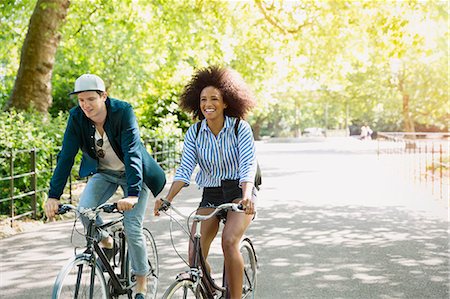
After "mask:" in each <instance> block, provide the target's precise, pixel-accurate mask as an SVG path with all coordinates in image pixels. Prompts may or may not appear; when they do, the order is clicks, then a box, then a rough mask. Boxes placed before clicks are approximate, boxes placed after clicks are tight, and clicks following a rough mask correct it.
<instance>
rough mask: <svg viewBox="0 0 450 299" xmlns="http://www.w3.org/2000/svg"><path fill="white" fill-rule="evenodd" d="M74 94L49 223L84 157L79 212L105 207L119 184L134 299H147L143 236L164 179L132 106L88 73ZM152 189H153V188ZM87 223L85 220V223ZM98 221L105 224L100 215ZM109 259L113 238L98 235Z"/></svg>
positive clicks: (55, 176) (47, 207) (51, 193)
mask: <svg viewBox="0 0 450 299" xmlns="http://www.w3.org/2000/svg"><path fill="white" fill-rule="evenodd" d="M71 94H75V95H76V96H77V98H78V106H76V107H74V108H72V109H71V110H70V114H69V119H68V122H67V127H66V131H65V133H64V139H63V143H62V149H61V151H60V153H59V154H58V160H57V165H56V168H55V170H54V172H53V176H52V179H51V182H50V190H49V193H48V197H49V198H48V200H47V201H46V203H45V214H46V216H47V217H48V218H49V219H52V218H53V217H54V216H55V213H56V212H57V210H58V205H59V198H60V197H61V195H62V193H63V189H64V186H65V185H66V182H67V179H68V177H69V175H70V172H71V169H72V167H73V164H74V159H75V156H76V155H77V153H78V151H79V150H80V149H81V151H82V152H83V157H82V161H81V165H80V177H86V176H89V175H92V177H91V178H90V179H89V180H88V182H87V184H86V187H85V189H84V191H83V193H82V195H81V197H80V202H79V205H78V208H79V209H81V208H94V207H97V206H99V205H100V204H103V203H105V202H106V201H107V200H108V199H109V198H110V197H111V196H112V195H113V194H114V193H115V191H116V190H117V188H118V187H119V186H120V187H121V188H122V189H123V191H124V198H122V199H119V201H118V202H117V208H118V210H120V211H124V228H125V232H126V234H127V237H128V238H127V241H128V249H129V253H130V257H131V267H132V270H133V272H134V273H135V275H136V288H135V292H136V296H135V298H138V299H142V298H145V293H146V287H147V284H146V275H147V273H148V271H149V265H148V262H147V251H146V245H145V238H144V235H143V233H142V228H143V221H144V215H145V210H146V207H147V200H148V197H149V191H150V190H151V191H152V193H153V195H154V196H157V195H158V194H159V193H160V191H161V190H162V189H163V187H164V185H165V182H166V179H165V174H164V171H163V170H162V169H161V168H160V167H159V165H158V164H157V163H156V162H155V161H154V160H153V158H152V157H151V156H150V155H149V153H148V152H147V151H146V149H145V148H144V146H143V144H142V143H141V140H140V135H139V128H138V124H137V121H136V117H135V115H134V112H133V108H132V107H131V105H130V104H128V103H126V102H123V101H120V100H117V99H113V98H110V97H108V94H107V93H106V90H105V84H104V82H103V80H102V79H101V78H100V77H98V76H96V75H92V74H84V75H82V76H80V77H79V78H78V79H77V80H76V81H75V89H74V91H73V92H72V93H71ZM149 189H150V190H149ZM83 223H84V224H85V225H86V224H87V221H86V219H83ZM97 223H98V224H101V223H102V219H101V218H100V217H99V218H98V219H97ZM98 238H99V240H100V243H101V245H102V246H103V249H104V251H105V253H106V255H107V256H108V257H109V258H111V257H112V256H113V255H114V254H115V253H114V252H113V239H112V237H111V236H110V235H108V233H107V232H106V231H103V232H101V233H100V234H99V236H98Z"/></svg>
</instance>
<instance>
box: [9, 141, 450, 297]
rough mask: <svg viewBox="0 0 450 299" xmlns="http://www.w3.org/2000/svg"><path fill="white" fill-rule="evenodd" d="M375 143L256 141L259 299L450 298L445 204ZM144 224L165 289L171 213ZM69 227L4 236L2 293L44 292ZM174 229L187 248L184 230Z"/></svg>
mask: <svg viewBox="0 0 450 299" xmlns="http://www.w3.org/2000/svg"><path fill="white" fill-rule="evenodd" d="M375 148H376V145H375V144H374V143H371V142H360V141H358V140H353V139H327V140H325V141H324V140H311V139H310V140H308V141H302V142H300V141H299V140H293V141H292V142H290V143H269V142H260V143H258V144H257V151H258V157H259V160H260V165H261V168H262V171H263V186H262V187H263V189H262V191H261V192H260V195H259V210H258V217H257V219H256V220H255V221H254V223H253V224H252V226H251V228H250V229H249V231H248V235H250V236H251V237H252V239H253V240H254V243H255V245H256V249H257V252H258V256H259V265H260V269H259V277H258V279H259V281H258V296H257V297H258V298H285V299H287V298H345V299H347V298H380V299H387V298H417V299H421V298H448V297H449V291H448V290H449V267H448V262H449V251H448V244H449V243H448V241H449V238H448V234H447V232H448V221H447V219H448V214H447V207H446V205H445V203H444V202H440V201H437V200H434V199H433V198H432V197H431V196H430V195H429V194H428V193H427V192H426V191H425V190H422V189H421V187H420V186H413V185H411V184H410V183H409V182H407V181H405V180H404V175H403V173H402V171H401V166H402V164H401V163H398V161H396V160H395V159H391V158H389V157H382V158H378V157H377V156H376V154H375V150H374V149H375ZM199 194H200V193H199V191H198V190H197V189H196V188H195V187H194V186H192V187H189V188H187V189H185V190H184V191H183V192H182V194H180V197H179V198H178V199H177V201H176V202H177V203H178V204H179V206H180V207H181V208H183V209H184V210H185V211H190V210H192V209H193V208H194V207H195V206H196V204H197V203H198V198H199ZM148 213H150V209H149V211H148ZM145 224H146V226H147V227H149V228H150V229H151V230H152V231H153V232H154V234H155V235H156V236H155V237H156V241H157V245H158V249H159V255H160V260H161V285H160V286H161V288H160V289H161V290H163V289H164V288H165V287H167V285H168V283H169V282H170V280H171V279H173V278H174V277H175V275H176V273H178V272H179V271H181V270H182V269H185V268H184V267H183V265H182V264H180V260H179V258H178V257H177V255H176V254H175V253H174V250H173V249H172V247H171V244H170V235H169V233H168V228H169V221H168V217H166V216H164V217H160V218H155V217H148V219H147V221H146V223H145ZM71 226H72V222H70V221H65V222H58V223H51V224H46V225H44V226H41V227H39V228H38V229H37V230H35V231H32V232H27V233H23V234H20V235H16V236H13V237H9V238H7V239H3V240H0V247H1V248H0V250H1V253H0V254H1V259H0V266H1V282H0V297H1V298H49V295H50V292H51V287H52V284H53V282H54V278H55V277H56V275H57V273H58V271H59V269H60V268H61V267H62V265H63V264H64V263H65V261H66V259H67V258H68V257H69V256H70V255H71V253H72V252H73V250H72V247H71V243H70V233H69V232H70V229H71ZM173 235H174V236H175V239H176V242H177V243H176V244H177V246H178V248H179V249H180V250H181V253H182V254H184V251H185V250H184V249H185V245H180V244H183V243H185V241H184V239H183V235H182V233H181V232H180V230H179V229H178V230H174V232H173ZM219 246H220V245H219V244H218V243H217V242H215V243H214V248H213V252H212V253H211V255H212V260H213V261H218V260H220V258H219V255H218V252H220V249H219ZM161 294H162V293H160V295H161Z"/></svg>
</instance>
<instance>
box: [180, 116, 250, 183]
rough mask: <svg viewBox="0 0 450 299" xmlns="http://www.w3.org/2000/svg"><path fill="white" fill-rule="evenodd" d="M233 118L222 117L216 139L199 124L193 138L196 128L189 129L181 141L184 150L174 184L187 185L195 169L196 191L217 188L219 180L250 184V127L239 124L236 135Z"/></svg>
mask: <svg viewBox="0 0 450 299" xmlns="http://www.w3.org/2000/svg"><path fill="white" fill-rule="evenodd" d="M236 120H237V119H236V118H234V117H228V116H225V123H224V126H223V128H222V130H221V131H220V132H219V134H218V135H217V136H214V134H213V133H212V132H211V130H210V129H209V127H208V125H207V123H206V120H203V121H202V124H201V126H200V131H199V133H198V136H197V138H196V134H197V125H196V124H194V125H192V126H191V127H190V128H189V129H188V131H187V132H186V135H185V137H184V148H183V154H182V157H181V163H180V166H179V167H178V169H177V172H176V174H175V177H174V181H183V182H184V183H186V185H189V183H190V178H191V176H192V173H193V171H194V168H195V166H196V165H197V164H198V165H199V166H200V171H199V172H198V173H197V175H196V177H195V182H196V183H197V185H198V186H199V187H219V186H221V180H239V184H242V183H243V182H252V183H253V182H254V180H255V174H256V156H255V142H254V140H253V133H252V129H251V127H250V125H249V124H248V123H247V122H246V121H244V120H241V121H240V122H239V127H238V135H237V138H236V134H235V131H234V124H235V122H236Z"/></svg>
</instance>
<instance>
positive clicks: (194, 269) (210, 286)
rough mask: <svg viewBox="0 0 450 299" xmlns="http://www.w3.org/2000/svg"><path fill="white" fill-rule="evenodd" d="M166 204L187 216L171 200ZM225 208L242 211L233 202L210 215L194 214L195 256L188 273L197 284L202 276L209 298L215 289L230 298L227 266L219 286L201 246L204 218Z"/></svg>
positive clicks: (218, 208)
mask: <svg viewBox="0 0 450 299" xmlns="http://www.w3.org/2000/svg"><path fill="white" fill-rule="evenodd" d="M164 204H165V205H167V208H169V207H171V208H172V209H173V210H174V211H175V212H176V213H177V214H178V215H180V216H182V217H184V218H187V217H186V216H185V215H183V214H182V213H180V212H179V211H178V210H177V209H176V208H174V207H173V206H172V205H171V204H170V203H169V202H166V201H164ZM224 209H229V210H233V211H238V212H242V210H241V206H239V205H237V204H233V203H231V204H222V205H220V206H219V207H217V208H216V210H215V211H214V212H212V213H211V214H209V215H199V214H196V215H194V216H193V224H192V225H195V233H194V236H193V237H192V236H191V241H192V242H193V246H194V256H193V261H192V265H190V269H189V271H188V272H187V273H188V274H189V275H190V277H191V279H192V281H194V282H195V283H196V284H198V283H199V278H200V280H201V281H202V283H203V291H204V292H205V293H206V295H207V297H208V298H213V297H214V294H213V290H217V291H220V292H221V293H222V297H221V298H228V295H227V292H228V290H227V287H226V279H225V267H224V269H223V274H224V277H223V280H222V285H223V286H222V287H221V286H218V285H217V284H216V283H215V281H214V280H213V279H212V277H211V274H210V273H209V271H208V268H207V267H206V261H205V259H204V258H203V254H202V251H201V246H200V238H201V225H202V221H203V220H207V219H209V218H211V217H213V216H215V215H216V214H218V213H219V212H220V211H222V210H224ZM177 279H178V278H177Z"/></svg>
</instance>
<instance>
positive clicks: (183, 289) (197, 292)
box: [163, 279, 208, 299]
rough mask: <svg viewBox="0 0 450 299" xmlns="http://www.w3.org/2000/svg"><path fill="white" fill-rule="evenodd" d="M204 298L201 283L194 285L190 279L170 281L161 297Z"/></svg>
mask: <svg viewBox="0 0 450 299" xmlns="http://www.w3.org/2000/svg"><path fill="white" fill-rule="evenodd" d="M171 298H173V299H177V298H182V299H192V298H197V299H206V298H208V297H207V296H206V293H205V291H204V287H203V285H202V284H201V283H199V284H198V285H197V287H194V282H193V281H192V280H190V279H183V280H177V281H175V282H174V283H172V284H171V285H170V286H169V288H168V289H167V290H166V292H165V293H164V295H163V299H171Z"/></svg>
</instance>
